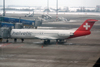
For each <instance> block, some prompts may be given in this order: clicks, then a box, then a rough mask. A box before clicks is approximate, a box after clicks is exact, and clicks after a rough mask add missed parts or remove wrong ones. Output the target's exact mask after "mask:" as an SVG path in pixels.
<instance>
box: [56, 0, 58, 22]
mask: <svg viewBox="0 0 100 67" xmlns="http://www.w3.org/2000/svg"><path fill="white" fill-rule="evenodd" d="M56 21H58V0H56Z"/></svg>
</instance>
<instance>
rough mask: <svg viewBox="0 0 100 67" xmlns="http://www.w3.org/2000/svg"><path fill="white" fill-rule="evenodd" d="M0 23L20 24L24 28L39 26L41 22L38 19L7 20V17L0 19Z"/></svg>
mask: <svg viewBox="0 0 100 67" xmlns="http://www.w3.org/2000/svg"><path fill="white" fill-rule="evenodd" d="M0 21H1V22H9V23H13V24H15V23H22V24H23V25H24V26H33V27H37V26H41V25H42V20H41V19H40V18H35V19H34V20H26V19H21V18H9V17H0Z"/></svg>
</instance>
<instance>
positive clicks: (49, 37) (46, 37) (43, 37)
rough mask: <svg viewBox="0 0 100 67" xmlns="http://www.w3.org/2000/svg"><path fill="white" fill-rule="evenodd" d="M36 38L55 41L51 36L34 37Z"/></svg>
mask: <svg viewBox="0 0 100 67" xmlns="http://www.w3.org/2000/svg"><path fill="white" fill-rule="evenodd" d="M35 37H36V38H39V39H57V38H55V37H51V36H35Z"/></svg>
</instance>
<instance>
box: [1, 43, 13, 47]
mask: <svg viewBox="0 0 100 67" xmlns="http://www.w3.org/2000/svg"><path fill="white" fill-rule="evenodd" d="M10 44H11V43H6V44H3V45H0V47H3V46H7V45H10Z"/></svg>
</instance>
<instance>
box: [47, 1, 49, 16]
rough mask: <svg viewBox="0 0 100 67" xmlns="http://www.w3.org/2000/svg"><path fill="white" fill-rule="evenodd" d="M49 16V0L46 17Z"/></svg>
mask: <svg viewBox="0 0 100 67" xmlns="http://www.w3.org/2000/svg"><path fill="white" fill-rule="evenodd" d="M48 14H49V0H47V15H48Z"/></svg>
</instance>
